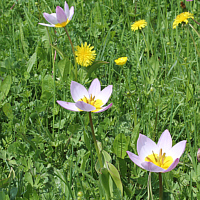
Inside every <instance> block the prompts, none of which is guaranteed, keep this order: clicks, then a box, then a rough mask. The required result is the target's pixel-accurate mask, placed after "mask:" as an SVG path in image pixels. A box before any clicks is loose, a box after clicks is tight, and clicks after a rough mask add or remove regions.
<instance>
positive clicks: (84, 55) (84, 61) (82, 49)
mask: <svg viewBox="0 0 200 200" xmlns="http://www.w3.org/2000/svg"><path fill="white" fill-rule="evenodd" d="M93 48H94V47H93V46H90V44H89V45H87V42H85V44H84V45H83V44H81V46H77V47H76V52H75V55H76V61H77V63H78V64H79V65H81V66H83V67H88V66H90V65H91V64H92V63H93V61H94V59H95V57H96V53H95V50H92V49H93Z"/></svg>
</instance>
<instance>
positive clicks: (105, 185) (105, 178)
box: [99, 168, 111, 199]
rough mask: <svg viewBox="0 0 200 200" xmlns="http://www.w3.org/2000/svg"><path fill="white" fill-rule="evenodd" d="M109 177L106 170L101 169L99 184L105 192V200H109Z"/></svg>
mask: <svg viewBox="0 0 200 200" xmlns="http://www.w3.org/2000/svg"><path fill="white" fill-rule="evenodd" d="M109 177H110V174H109V172H108V169H106V168H103V169H102V170H101V174H99V179H100V182H101V184H102V186H103V188H104V191H105V192H106V199H110V186H111V185H110V184H109Z"/></svg>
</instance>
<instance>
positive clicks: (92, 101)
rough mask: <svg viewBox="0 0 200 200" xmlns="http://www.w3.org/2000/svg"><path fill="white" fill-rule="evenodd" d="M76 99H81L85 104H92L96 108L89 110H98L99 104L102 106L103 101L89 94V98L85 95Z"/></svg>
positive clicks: (99, 108)
mask: <svg viewBox="0 0 200 200" xmlns="http://www.w3.org/2000/svg"><path fill="white" fill-rule="evenodd" d="M78 101H83V102H85V103H87V104H90V105H92V106H94V107H95V108H96V110H93V111H91V112H97V111H99V110H101V109H102V108H101V106H103V101H102V100H100V99H95V96H92V95H90V98H89V99H88V98H87V97H85V96H84V97H83V98H81V99H79V100H78Z"/></svg>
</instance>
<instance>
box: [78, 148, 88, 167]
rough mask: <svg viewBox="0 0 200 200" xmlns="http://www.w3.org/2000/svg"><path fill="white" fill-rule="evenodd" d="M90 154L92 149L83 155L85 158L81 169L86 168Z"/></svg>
mask: <svg viewBox="0 0 200 200" xmlns="http://www.w3.org/2000/svg"><path fill="white" fill-rule="evenodd" d="M89 156H90V151H88V152H87V153H86V154H85V155H84V156H83V159H82V161H81V167H80V169H81V170H85V165H86V162H87V160H88V159H89Z"/></svg>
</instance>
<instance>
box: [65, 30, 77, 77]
mask: <svg viewBox="0 0 200 200" xmlns="http://www.w3.org/2000/svg"><path fill="white" fill-rule="evenodd" d="M64 29H65V32H66V34H67V37H68V39H69V42H70V44H71V47H72V52H73V54H74V62H75V81H77V62H76V55H75V50H74V45H73V43H72V40H71V38H70V36H69V33H68V31H67V28H66V27H64Z"/></svg>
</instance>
